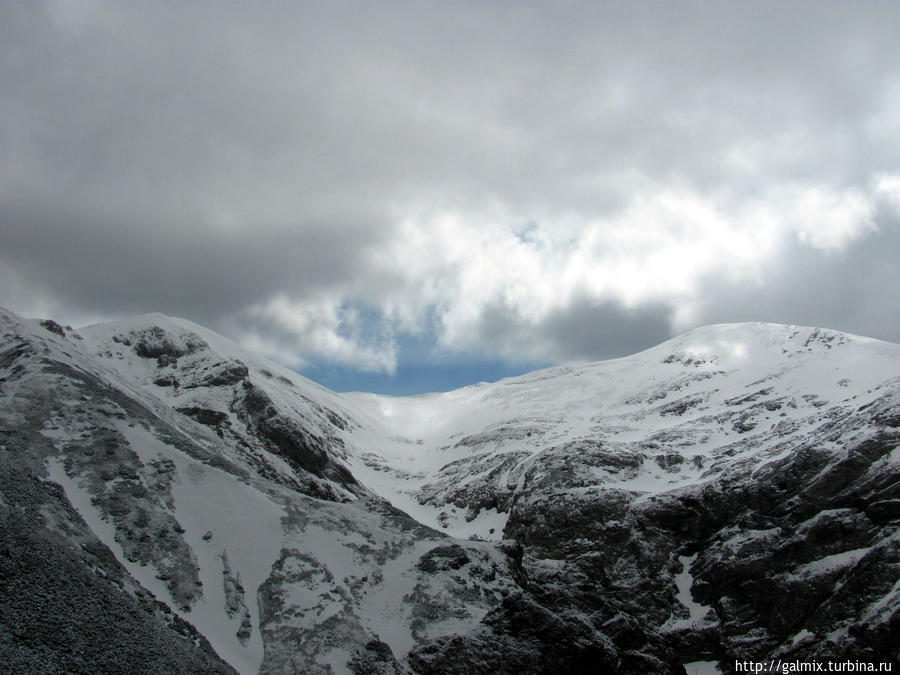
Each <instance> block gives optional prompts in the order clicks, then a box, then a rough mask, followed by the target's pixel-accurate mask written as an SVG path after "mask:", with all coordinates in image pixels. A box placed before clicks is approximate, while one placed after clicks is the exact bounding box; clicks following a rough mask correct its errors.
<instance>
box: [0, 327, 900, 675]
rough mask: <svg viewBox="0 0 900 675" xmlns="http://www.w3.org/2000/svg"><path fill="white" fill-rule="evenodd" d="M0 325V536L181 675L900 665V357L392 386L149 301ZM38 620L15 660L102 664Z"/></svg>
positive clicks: (762, 345)
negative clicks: (117, 617)
mask: <svg viewBox="0 0 900 675" xmlns="http://www.w3.org/2000/svg"><path fill="white" fill-rule="evenodd" d="M0 331H2V339H3V342H2V347H0V400H2V401H3V406H2V407H0V426H2V432H3V433H2V436H0V441H2V445H3V452H0V479H2V482H0V515H2V516H3V522H4V524H5V529H4V530H3V532H4V533H5V534H4V537H5V539H4V542H5V543H4V542H0V544H3V545H4V546H6V549H5V550H9V551H19V553H17V554H16V555H12V556H11V559H12V560H13V561H16V560H19V561H21V560H25V559H26V558H27V559H28V560H32V559H34V556H35V555H37V553H36V551H38V550H45V549H46V547H47V546H49V547H50V549H49V550H52V551H54V552H56V553H55V555H56V556H57V558H56V559H59V560H62V561H64V563H63V562H61V563H59V564H65V565H67V566H68V568H71V569H78V570H83V572H82V574H86V575H87V576H86V577H85V579H89V580H91V583H92V584H101V587H102V589H103V590H101V591H96V592H97V593H99V594H100V595H101V596H102V597H108V598H110V599H114V600H115V601H116V602H119V603H120V605H122V606H123V607H130V608H132V609H133V610H134V612H136V613H137V614H138V615H139V616H142V617H143V616H145V617H146V619H147V620H149V621H150V622H151V623H152V625H153V626H154V628H153V629H152V630H154V631H157V632H159V631H162V632H161V633H160V634H164V635H166V636H169V637H168V638H167V639H168V640H170V641H172V642H171V644H173V645H177V649H176V648H175V647H173V649H176V651H178V650H181V651H178V653H183V654H184V656H183V658H185V659H186V661H185V663H187V662H188V661H189V660H190V659H195V660H196V659H200V661H196V663H201V662H202V663H204V664H205V665H202V666H197V668H198V669H200V670H203V671H207V670H210V671H211V670H215V669H217V668H218V669H219V670H220V671H221V672H226V671H227V669H228V668H229V667H234V668H237V669H238V670H239V671H240V672H272V673H274V672H310V673H312V672H315V673H320V672H355V673H364V672H385V673H386V672H397V673H399V672H409V671H412V672H418V673H439V672H440V673H443V672H451V673H452V672H510V673H511V672H560V668H562V670H563V671H565V670H568V672H591V671H592V670H595V669H596V668H597V667H601V666H604V664H605V666H604V667H607V668H611V669H614V670H617V671H619V672H684V671H683V670H682V669H683V667H684V666H683V664H685V663H694V662H698V661H704V662H709V663H712V662H715V661H719V662H720V663H722V664H727V662H728V659H741V658H744V659H747V658H749V659H756V660H763V659H764V658H768V657H770V656H773V655H778V656H786V657H793V658H797V659H801V660H803V659H824V658H826V657H830V656H835V655H837V656H841V657H843V656H846V657H847V658H851V657H852V658H854V659H869V660H873V659H880V660H883V661H890V662H897V659H898V654H897V651H896V647H895V645H896V644H898V643H900V581H898V579H900V534H898V528H900V431H898V427H900V345H895V344H893V343H887V342H883V341H879V340H874V339H871V338H863V337H859V336H852V335H849V334H844V333H840V332H838V331H830V330H826V329H816V328H812V327H798V326H785V325H781V324H759V323H747V324H719V325H716V326H711V327H701V328H698V329H695V330H693V331H689V332H688V333H686V334H684V335H682V336H678V337H676V338H673V339H671V340H668V341H666V342H664V343H662V344H660V345H657V346H656V347H652V348H650V349H648V350H644V351H642V352H638V353H637V354H634V355H631V356H627V357H621V358H618V359H613V360H609V361H600V362H594V363H589V364H584V365H580V366H562V367H555V368H550V369H543V370H540V371H536V372H534V373H529V374H526V375H522V376H518V377H515V378H506V379H504V380H500V381H498V382H495V383H483V384H478V385H470V386H469V387H464V388H462V389H457V390H453V391H451V392H443V393H433V394H425V395H419V396H413V397H389V396H381V395H374V394H365V393H349V394H338V393H336V392H331V391H330V390H328V389H326V388H324V387H321V386H320V385H318V384H316V383H314V382H312V381H311V380H308V379H306V378H304V377H302V376H300V375H298V374H296V373H294V372H292V371H290V370H289V369H286V368H284V367H282V366H279V365H277V364H274V363H272V362H269V361H267V360H266V359H263V358H262V357H259V356H256V355H254V354H252V353H251V352H248V351H247V350H244V349H242V348H241V347H239V346H237V345H235V344H234V343H233V342H231V341H229V340H227V338H223V337H221V336H218V335H217V334H215V333H213V332H212V331H208V330H207V329H204V328H203V327H201V326H197V325H196V324H193V323H192V322H190V321H188V320H180V319H172V318H169V317H165V316H164V315H159V314H151V315H144V316H141V317H136V318H133V319H126V320H124V321H120V322H113V323H107V324H95V325H93V326H88V327H85V328H82V329H80V330H78V331H76V330H74V329H71V328H69V327H64V326H60V325H59V324H57V323H55V322H53V321H51V320H45V321H38V320H26V319H21V318H20V317H17V316H16V315H14V314H12V313H10V312H6V311H0ZM13 477H18V478H15V479H14V478H13ZM21 514H26V515H27V517H28V518H29V519H30V520H29V522H31V523H32V526H31V531H32V538H31V539H28V540H27V541H26V542H25V543H24V544H22V543H21V542H20V544H21V546H19V545H18V544H17V546H19V547H18V548H16V547H14V546H13V547H12V548H10V547H11V546H12V544H10V543H9V542H11V541H20V539H16V537H17V536H19V535H15V534H14V533H15V532H16V531H17V530H16V528H15V527H13V524H14V523H16V522H19V520H20V519H21V517H23V516H21ZM17 519H19V520H17ZM229 523H230V524H229ZM207 535H208V536H207ZM40 542H43V543H40ZM77 542H80V543H77ZM85 546H86V547H87V548H85ZM23 547H24V548H23ZM28 556H32V557H31V558H29V557H28ZM91 570H94V571H91ZM97 570H102V571H103V575H100V573H99V572H98V571H97ZM9 578H12V579H21V578H23V577H22V573H21V571H20V572H19V573H17V574H13V576H12V577H9ZM110 579H114V580H115V583H112V582H110V581H109V580H110ZM35 583H37V582H35ZM42 583H43V586H41V585H40V584H38V586H35V588H38V590H40V589H41V588H43V587H46V586H47V584H46V582H42ZM29 588H30V587H29ZM784 593H790V594H796V595H797V597H802V598H804V600H803V601H802V602H796V603H794V605H795V606H791V607H784V606H783V603H781V602H780V599H781V597H782V596H783V594H784ZM848 593H849V594H850V595H848ZM854 598H855V599H854ZM5 600H7V601H9V602H11V603H12V604H10V606H13V605H16V606H18V605H19V604H21V603H20V602H19V600H20V599H19V598H11V597H7V598H5ZM13 600H15V602H12V601H13ZM26 604H27V603H26ZM29 607H31V609H28V608H27V607H25V608H23V609H22V611H21V612H20V613H19V614H15V615H6V618H3V617H0V629H2V630H0V638H2V640H0V660H2V659H6V660H5V661H4V663H5V664H16V663H20V664H21V663H30V664H32V665H34V664H36V663H41V662H42V661H41V660H42V659H44V661H45V662H46V663H51V662H53V663H57V664H63V665H62V666H59V667H61V668H63V669H66V668H68V669H70V670H76V671H77V670H79V668H80V667H81V666H79V665H78V664H80V663H87V664H92V666H93V668H91V667H86V666H85V668H86V670H91V669H96V668H97V667H99V665H100V664H103V663H108V662H109V661H108V659H110V658H112V657H111V656H110V654H109V653H108V652H106V651H104V650H102V649H101V650H98V653H97V654H94V655H91V654H90V653H89V652H90V649H88V647H86V646H84V645H81V646H80V647H78V649H77V650H75V651H74V653H75V656H73V655H72V654H73V652H72V651H71V650H70V651H69V652H65V651H62V652H61V651H59V649H58V648H54V647H52V646H49V645H51V644H52V640H50V639H49V638H47V639H42V638H41V636H44V633H43V632H41V630H37V629H36V630H34V631H33V633H34V635H36V636H37V637H33V638H29V637H28V636H29V635H31V633H30V632H27V631H26V633H25V634H23V633H22V632H21V631H20V630H17V629H14V628H11V627H12V626H14V624H15V622H16V621H19V622H21V621H24V622H26V623H27V622H33V621H34V620H35V614H37V615H41V613H40V612H39V611H37V610H36V609H35V608H34V606H32V605H29ZM94 619H96V616H95V617H94ZM134 625H135V630H138V628H137V627H138V623H135V624H134ZM141 625H143V624H141ZM148 625H149V624H148ZM147 629H148V628H146V627H144V628H140V629H139V630H147ZM10 636H12V637H10ZM76 642H77V641H76ZM73 644H74V643H73ZM70 646H71V645H70ZM131 648H132V649H137V650H138V652H140V649H142V647H140V646H134V645H132V647H131ZM217 655H218V656H217ZM13 656H15V658H16V659H19V661H15V660H14V659H13ZM76 656H77V658H75V657H76ZM144 656H147V655H146V654H145V655H144ZM219 657H224V659H225V661H226V662H227V663H228V664H230V666H229V665H225V663H223V662H222V661H221V660H219V661H217V659H218V658H219ZM135 658H143V657H137V656H135ZM29 659H31V660H29ZM48 659H50V660H48ZM78 659H81V661H79V660H78ZM91 659H93V661H91ZM104 659H105V660H104ZM216 663H217V664H218V665H215V664H216ZM709 663H708V664H707V667H708V666H709ZM73 664H74V665H73ZM147 670H148V671H151V670H152V668H150V667H148V668H147ZM161 672H163V671H161Z"/></svg>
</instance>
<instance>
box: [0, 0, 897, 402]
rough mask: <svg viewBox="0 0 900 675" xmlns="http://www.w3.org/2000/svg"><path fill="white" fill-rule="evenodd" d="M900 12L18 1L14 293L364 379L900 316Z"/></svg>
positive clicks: (787, 7)
mask: <svg viewBox="0 0 900 675" xmlns="http://www.w3.org/2000/svg"><path fill="white" fill-rule="evenodd" d="M897 35H900V4H898V3H896V2H892V1H885V2H878V1H876V0H868V1H867V2H836V1H834V2H830V1H828V0H823V1H820V0H816V1H815V2H802V1H793V2H788V3H785V2H768V1H766V0H761V1H758V2H729V1H727V0H726V1H722V2H680V1H678V0H674V1H672V2H665V3H657V2H635V3H612V2H597V3H584V2H567V1H560V2H549V1H548V2H543V3H542V2H527V1H526V2H503V1H498V2H490V3H483V2H475V1H465V0H463V1H460V2H452V3H448V2H430V1H429V0H420V1H416V2H388V1H384V2H374V1H373V2H366V1H357V2H334V3H321V2H286V1H285V2H262V3H250V2H233V1H228V2H205V1H204V2H199V1H186V2H185V1H179V2H165V1H162V2H149V1H145V2H140V1H138V2H128V3H123V2H96V1H92V0H53V1H45V0H35V1H30V2H19V1H17V0H0V92H2V95H0V306H3V307H6V308H7V309H10V310H12V311H14V312H17V313H19V314H23V315H25V316H35V317H38V316H39V317H53V318H56V319H57V320H60V321H63V322H66V323H70V324H72V325H76V326H78V325H84V324H87V323H92V322H96V321H101V320H108V319H114V318H120V317H125V316H131V315H135V314H140V313H145V312H154V311H158V312H163V313H166V314H169V315H173V316H180V317H184V318H188V319H191V320H193V321H195V322H197V323H200V324H203V325H206V326H208V327H209V328H212V329H213V330H216V331H218V332H220V333H222V334H224V335H226V336H228V337H231V338H232V339H234V340H236V341H238V342H240V343H241V344H243V345H244V346H246V347H249V348H251V349H254V350H257V351H259V352H261V353H263V354H264V355H266V356H269V357H271V358H274V359H275V360H277V361H279V362H281V363H283V364H285V365H288V366H289V367H292V368H295V369H296V370H298V371H299V372H301V373H303V374H305V375H307V376H308V377H311V378H312V379H315V380H317V381H319V382H321V383H322V384H325V385H326V386H329V387H332V388H334V389H337V390H341V391H344V390H368V391H377V392H382V393H394V394H412V393H418V392H424V391H439V390H447V389H451V388H454V387H457V386H462V385H465V384H470V383H474V382H478V381H482V380H495V379H498V378H500V377H504V376H508V375H513V374H517V373H522V372H526V371H528V370H531V369H533V368H536V367H541V366H546V365H552V364H563V363H578V362H585V361H593V360H599V359H606V358H613V357H617V356H623V355H626V354H630V353H634V352H637V351H640V350H642V349H645V348H647V347H650V346H652V345H655V344H657V343H659V342H661V341H663V340H665V339H668V338H669V337H672V336H674V335H677V334H679V333H682V332H684V331H686V330H689V329H690V328H692V327H695V326H698V325H703V324H710V323H719V322H731V321H771V322H777V323H791V324H801V325H815V326H823V327H828V328H835V329H838V330H844V331H849V332H851V333H857V334H862V335H867V336H871V337H877V338H881V339H885V340H891V341H894V342H900V290H898V289H900V262H898V260H900V49H897V45H896V42H897V38H896V36H897Z"/></svg>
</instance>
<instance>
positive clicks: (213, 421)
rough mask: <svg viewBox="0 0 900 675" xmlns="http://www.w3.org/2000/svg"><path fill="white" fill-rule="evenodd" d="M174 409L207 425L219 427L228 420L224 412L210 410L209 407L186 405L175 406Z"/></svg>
mask: <svg viewBox="0 0 900 675" xmlns="http://www.w3.org/2000/svg"><path fill="white" fill-rule="evenodd" d="M176 410H177V411H178V412H180V413H181V414H182V415H187V416H188V417H191V418H193V419H195V420H197V421H198V422H200V424H205V425H206V426H208V427H220V426H222V425H223V424H225V423H226V422H227V421H228V415H227V414H226V413H223V412H219V411H218V410H211V409H209V408H200V407H197V406H188V407H186V408H176Z"/></svg>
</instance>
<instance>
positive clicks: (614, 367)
mask: <svg viewBox="0 0 900 675" xmlns="http://www.w3.org/2000/svg"><path fill="white" fill-rule="evenodd" d="M891 375H893V376H894V378H896V377H898V376H900V347H898V346H897V345H895V344H891V343H885V342H880V341H877V340H872V339H868V338H862V337H857V336H851V335H847V334H843V333H837V332H834V331H825V330H820V329H814V328H804V327H797V326H782V325H774V324H728V325H718V326H708V327H704V328H699V329H696V330H694V331H691V332H690V333H687V334H685V335H683V336H680V337H678V338H675V339H673V340H670V341H668V342H665V343H663V344H661V345H659V346H657V347H654V348H652V349H649V350H647V351H644V352H641V353H639V354H635V355H634V356H630V357H626V358H621V359H616V360H612V361H604V362H599V363H594V364H589V365H585V366H573V367H562V368H550V369H547V370H542V371H538V372H535V373H531V374H528V375H524V376H522V377H517V378H510V379H506V380H502V381H500V382H496V383H492V384H480V385H475V386H472V387H466V388H464V389H459V390H456V391H451V392H448V393H442V394H429V395H424V396H414V397H407V398H397V397H387V396H377V395H374V394H351V395H349V398H351V399H353V400H354V401H355V402H356V403H357V404H358V405H359V406H360V408H362V409H363V410H365V411H366V412H367V413H368V415H369V419H371V420H372V422H370V424H369V425H367V427H366V428H364V429H361V430H360V432H359V433H358V434H357V435H356V436H354V438H353V439H352V441H350V442H349V443H348V447H351V448H352V449H353V450H351V457H350V460H349V461H350V465H351V467H352V470H353V473H354V475H356V476H357V477H359V478H360V479H361V480H362V481H363V482H364V483H366V484H368V485H371V486H374V487H375V489H376V490H377V491H378V492H379V493H380V494H382V495H384V496H386V497H388V498H389V499H391V500H392V501H394V502H395V503H397V504H398V505H402V508H405V509H407V510H408V511H409V512H410V513H415V515H416V517H417V518H418V519H419V520H421V521H422V522H425V523H428V524H429V525H431V526H433V527H443V528H444V529H445V530H446V531H448V532H450V533H452V534H454V535H456V536H469V535H471V534H476V535H478V536H481V537H485V538H495V539H499V538H500V537H501V534H502V529H503V525H504V524H505V520H506V516H505V515H504V514H503V513H497V508H496V507H494V508H490V507H487V506H485V505H486V504H488V503H491V502H497V503H498V504H499V508H500V511H507V510H508V508H507V507H508V504H510V503H511V502H512V501H514V500H515V499H516V495H517V494H519V493H521V491H522V490H523V488H524V487H525V483H526V481H530V482H534V481H539V480H540V479H541V476H542V475H545V474H546V471H549V470H551V468H552V467H553V466H555V465H556V464H557V463H558V462H557V461H556V460H559V459H560V456H562V457H563V459H564V460H570V461H575V462H576V463H577V462H578V460H579V455H581V457H582V459H585V460H586V461H585V462H583V463H581V464H580V465H579V467H578V468H579V481H577V482H580V483H583V484H603V485H606V486H609V487H616V488H621V489H625V490H632V491H635V492H639V493H642V494H648V495H649V494H656V493H660V492H663V491H667V490H671V489H673V488H676V487H682V486H687V485H692V484H696V483H698V482H700V481H708V480H711V479H713V478H715V477H716V476H718V475H720V474H721V473H722V472H723V471H726V470H727V469H728V468H729V467H730V466H732V465H733V464H734V462H735V460H737V459H740V460H742V461H750V462H751V463H752V464H754V465H755V464H759V463H764V462H771V461H774V460H776V459H778V458H779V457H783V456H784V455H785V454H786V453H788V452H790V449H791V444H790V443H785V442H784V438H785V437H786V436H788V435H790V437H791V438H792V439H794V440H797V439H800V438H802V437H803V436H804V435H805V434H809V433H812V432H813V431H814V430H815V429H816V428H817V427H818V426H819V425H821V423H822V422H823V420H825V419H827V418H828V416H829V415H831V414H833V413H834V411H835V410H837V409H840V408H841V407H844V408H846V409H848V410H849V409H855V408H859V407H862V406H865V405H867V404H869V403H871V402H872V401H874V400H875V399H876V398H878V397H879V396H880V395H881V393H882V390H883V387H884V386H885V384H884V383H885V380H886V377H887V379H890V376H891ZM360 417H361V416H360ZM373 429H374V430H375V431H373ZM384 438H387V440H386V441H385V440H381V441H380V445H378V443H379V439H384ZM579 443H580V444H581V445H579ZM598 445H599V446H600V449H602V448H607V449H608V450H609V452H610V453H612V454H613V455H614V457H613V458H612V459H611V461H607V458H605V457H603V456H599V455H598V452H597V451H598ZM354 450H355V451H354ZM592 451H593V457H592V458H591V457H586V455H589V454H590V453H591V452H592ZM601 454H602V453H601ZM542 466H544V468H545V469H546V471H544V472H543V474H542V470H541V467H542ZM743 470H747V467H746V465H744V469H743ZM573 482H574V481H573ZM470 486H471V487H470ZM467 488H468V489H467ZM421 502H427V503H426V504H422V503H421ZM429 505H431V506H429ZM470 507H474V508H470ZM467 509H468V511H467ZM442 514H443V516H442ZM475 514H477V515H476V517H475V518H474V519H472V520H468V519H469V518H471V517H472V516H473V515H475ZM490 528H493V529H494V532H493V533H491V532H490V531H489V529H490Z"/></svg>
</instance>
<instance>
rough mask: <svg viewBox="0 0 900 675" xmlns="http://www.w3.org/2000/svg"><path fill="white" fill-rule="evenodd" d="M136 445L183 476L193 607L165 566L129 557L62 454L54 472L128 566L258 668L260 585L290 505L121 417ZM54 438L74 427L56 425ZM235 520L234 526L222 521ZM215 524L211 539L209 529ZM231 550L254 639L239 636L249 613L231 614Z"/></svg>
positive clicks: (144, 456)
mask: <svg viewBox="0 0 900 675" xmlns="http://www.w3.org/2000/svg"><path fill="white" fill-rule="evenodd" d="M117 426H118V430H119V431H120V432H121V433H122V434H123V435H124V436H125V438H126V439H127V440H128V442H129V444H130V445H131V448H132V449H133V450H134V451H135V452H136V453H137V454H138V456H139V457H140V459H141V461H142V462H143V463H145V464H147V463H149V462H150V461H152V460H155V459H157V458H158V457H165V458H167V459H170V460H172V461H173V462H174V463H175V466H176V472H177V474H176V475H177V480H176V481H175V483H174V484H173V498H174V502H175V513H174V516H175V518H176V520H178V522H179V523H180V524H181V526H182V527H184V529H185V532H184V534H183V537H184V538H185V540H186V541H187V543H188V544H189V545H190V547H191V549H192V550H193V552H194V554H195V555H196V556H197V563H198V566H199V577H200V580H201V581H202V582H203V587H202V588H203V596H202V599H201V600H200V601H199V602H198V603H197V604H195V605H194V607H193V608H191V610H190V611H184V610H182V609H181V608H180V607H179V606H178V605H177V603H175V602H174V601H173V600H172V597H171V595H170V593H169V590H168V588H167V587H166V585H165V584H164V583H163V582H162V581H160V580H159V579H157V578H156V574H157V571H156V570H155V569H154V568H152V567H148V566H145V565H141V564H140V563H136V562H131V561H129V560H128V559H127V558H126V557H125V555H124V552H123V550H122V547H121V546H120V545H119V543H118V542H117V541H116V539H115V526H114V525H113V524H112V523H111V522H109V521H107V520H106V519H105V518H104V517H103V515H102V514H101V513H100V512H99V511H98V510H97V508H96V507H95V506H94V505H93V503H92V502H91V495H90V493H89V492H88V491H87V490H85V489H84V488H82V487H81V486H80V485H79V483H78V482H77V481H76V480H73V479H72V478H70V477H69V476H68V475H67V474H66V472H65V470H64V469H63V467H62V464H61V462H60V461H59V460H48V462H47V468H48V472H49V475H50V480H52V481H53V482H55V483H58V484H59V485H60V486H62V488H63V490H64V491H65V493H66V497H67V498H68V499H69V501H70V502H71V503H72V505H73V506H74V507H75V509H76V510H77V511H78V513H79V514H80V515H81V517H82V518H83V519H84V520H85V522H86V523H87V524H88V526H89V527H90V528H91V530H92V531H93V532H94V533H95V534H96V535H97V537H98V538H99V539H100V540H101V541H102V542H103V543H104V544H105V545H106V546H107V547H108V548H109V549H110V550H111V551H112V552H113V554H114V555H115V556H116V558H117V559H118V561H119V562H120V563H121V564H122V565H123V566H124V567H125V568H126V569H127V570H128V572H129V573H130V574H131V575H132V576H133V577H134V578H135V579H137V581H138V582H139V583H140V584H141V585H142V586H143V587H144V588H146V589H147V590H149V591H151V592H152V593H153V594H154V595H155V596H156V597H157V598H158V599H160V600H162V601H163V602H166V604H168V605H169V606H170V607H171V609H172V610H173V611H175V612H177V613H178V614H179V615H180V616H181V617H182V618H184V619H185V620H186V621H189V622H190V623H192V624H193V625H194V626H195V627H196V628H197V630H199V631H200V632H201V633H203V635H204V636H206V638H207V639H208V640H209V642H210V644H211V645H212V647H213V649H215V651H216V653H218V654H219V656H221V657H222V658H223V659H225V660H226V661H227V662H228V663H230V664H231V665H232V666H233V667H234V668H235V669H236V670H238V672H240V673H255V672H257V671H258V670H259V666H260V664H261V663H262V658H263V644H262V637H261V634H260V631H259V608H258V605H257V602H256V591H257V589H258V587H259V585H260V584H261V583H262V582H263V581H265V579H266V578H267V577H268V576H269V571H270V569H271V566H272V563H273V562H274V560H275V558H274V556H277V555H278V552H279V551H280V550H281V522H280V519H281V515H282V510H281V508H280V507H278V506H277V505H276V504H274V503H273V502H272V501H271V500H270V499H268V498H267V497H266V495H264V494H263V493H261V492H259V491H258V490H256V489H255V488H253V487H251V486H249V485H246V484H245V483H242V482H240V481H239V480H238V479H237V478H235V477H234V476H232V475H231V474H228V473H226V472H224V471H222V470H220V469H216V468H213V467H210V466H208V465H205V464H202V463H201V462H198V461H197V460H195V459H193V458H190V457H188V456H186V455H184V454H183V453H181V452H180V451H179V450H177V449H176V448H174V447H172V446H169V445H166V444H164V443H162V442H161V441H159V440H158V439H156V437H155V436H153V435H152V434H151V433H150V432H148V431H146V430H145V429H141V428H138V427H129V426H128V425H127V424H125V423H120V424H118V425H117ZM48 435H50V436H51V437H53V438H54V439H66V438H68V437H69V436H70V434H65V433H64V432H62V431H61V430H49V434H48ZM223 523H227V527H224V528H223V527H222V524H223ZM208 530H211V531H212V532H213V537H212V538H211V539H210V540H209V541H205V540H203V534H204V533H206V532H207V531H208ZM223 550H224V551H227V553H228V558H229V562H230V564H231V568H232V571H233V573H234V574H240V578H241V582H242V584H243V586H244V589H245V598H244V600H245V602H246V603H247V607H248V609H249V611H250V616H251V621H252V623H253V630H252V633H251V636H250V639H249V640H248V642H247V644H246V646H245V645H242V644H241V643H240V641H239V640H238V639H237V636H236V632H237V630H238V628H239V626H240V621H241V617H240V615H236V616H235V617H233V618H231V619H229V618H228V616H227V614H226V612H225V592H224V587H223V583H222V561H221V558H220V557H219V556H220V555H221V553H222V551H223Z"/></svg>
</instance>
